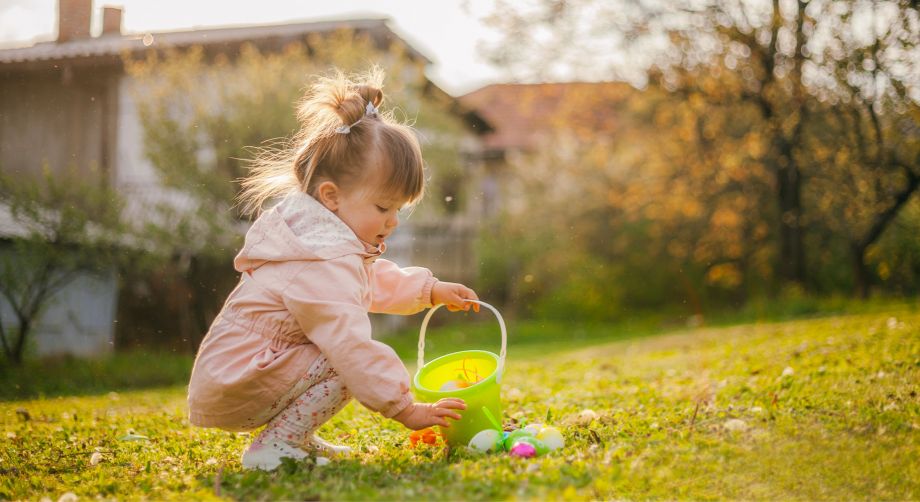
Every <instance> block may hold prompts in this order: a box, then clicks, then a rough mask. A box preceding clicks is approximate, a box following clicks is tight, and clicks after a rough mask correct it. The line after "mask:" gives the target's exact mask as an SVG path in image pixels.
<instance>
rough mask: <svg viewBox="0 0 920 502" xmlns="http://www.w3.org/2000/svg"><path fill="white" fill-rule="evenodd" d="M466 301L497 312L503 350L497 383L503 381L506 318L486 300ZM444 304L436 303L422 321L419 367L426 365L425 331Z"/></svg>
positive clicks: (494, 312) (419, 340)
mask: <svg viewBox="0 0 920 502" xmlns="http://www.w3.org/2000/svg"><path fill="white" fill-rule="evenodd" d="M465 301H468V302H470V303H477V304H479V305H482V306H483V307H485V308H487V309H489V310H491V311H492V313H493V314H495V317H497V318H498V325H499V326H500V327H501V329H502V350H501V352H499V353H498V368H496V369H495V383H501V380H502V374H503V373H504V371H505V354H506V352H507V351H506V349H507V346H508V331H507V330H506V329H505V320H504V319H502V315H501V314H500V313H499V312H498V310H497V309H496V308H495V307H493V306H491V305H489V304H488V303H486V302H480V301H478V300H465ZM443 306H444V304H443V303H439V304H437V305H435V306H434V307H431V310H429V311H428V313H427V314H425V320H423V321H422V329H421V331H420V332H419V336H418V367H419V368H421V367H422V366H424V365H425V331H426V330H427V329H428V321H429V320H431V316H432V314H434V311H435V310H438V309H439V308H441V307H443Z"/></svg>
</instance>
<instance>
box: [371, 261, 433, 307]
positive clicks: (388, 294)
mask: <svg viewBox="0 0 920 502" xmlns="http://www.w3.org/2000/svg"><path fill="white" fill-rule="evenodd" d="M436 282H438V280H437V279H435V278H434V276H432V274H431V271H430V270H428V269H427V268H423V267H406V268H399V265H397V264H395V263H393V262H391V261H389V260H384V259H382V258H378V259H377V260H376V261H375V262H374V264H373V265H371V308H370V311H371V312H374V313H379V314H404V315H409V314H415V313H417V312H420V311H422V310H423V309H426V308H428V307H430V306H431V288H432V287H434V285H435V283H436Z"/></svg>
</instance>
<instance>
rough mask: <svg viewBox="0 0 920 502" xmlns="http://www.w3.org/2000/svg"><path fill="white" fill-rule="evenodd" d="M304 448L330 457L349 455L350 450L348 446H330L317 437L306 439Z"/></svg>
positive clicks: (330, 444)
mask: <svg viewBox="0 0 920 502" xmlns="http://www.w3.org/2000/svg"><path fill="white" fill-rule="evenodd" d="M306 447H307V448H308V449H311V450H316V451H318V452H320V453H325V454H327V455H332V456H341V455H348V454H349V453H351V448H349V447H348V446H342V445H337V444H332V443H330V442H329V441H326V440H325V439H323V438H321V437H319V436H313V437H311V438H310V439H308V440H307V443H306Z"/></svg>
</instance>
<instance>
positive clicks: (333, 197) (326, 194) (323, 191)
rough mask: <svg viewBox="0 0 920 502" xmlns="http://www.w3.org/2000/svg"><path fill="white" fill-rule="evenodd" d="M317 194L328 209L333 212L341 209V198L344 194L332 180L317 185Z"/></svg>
mask: <svg viewBox="0 0 920 502" xmlns="http://www.w3.org/2000/svg"><path fill="white" fill-rule="evenodd" d="M316 195H317V198H318V199H319V201H320V203H322V205H324V206H326V209H328V210H330V211H332V212H336V211H338V210H339V199H340V197H341V196H342V192H341V190H339V187H338V186H337V185H336V184H335V183H333V182H331V181H324V182H322V183H320V184H319V186H318V187H316Z"/></svg>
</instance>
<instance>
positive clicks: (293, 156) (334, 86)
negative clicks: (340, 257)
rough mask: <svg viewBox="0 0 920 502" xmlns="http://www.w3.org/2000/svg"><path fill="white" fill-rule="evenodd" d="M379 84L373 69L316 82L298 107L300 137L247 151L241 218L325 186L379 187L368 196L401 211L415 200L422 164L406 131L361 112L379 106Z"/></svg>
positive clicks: (386, 117) (389, 118) (388, 116)
mask: <svg viewBox="0 0 920 502" xmlns="http://www.w3.org/2000/svg"><path fill="white" fill-rule="evenodd" d="M382 84H383V71H382V70H380V69H378V68H374V69H372V70H370V71H369V72H367V73H366V74H364V75H360V76H356V77H349V76H346V75H345V74H344V73H342V72H341V71H338V70H336V71H335V73H334V75H332V76H330V77H324V76H321V77H318V78H317V79H316V82H315V83H314V84H313V85H312V86H310V88H309V89H308V90H307V92H306V93H305V94H304V96H303V98H302V99H301V100H300V102H299V103H298V107H297V117H298V119H299V121H300V130H299V131H298V132H297V133H296V134H295V135H294V136H293V137H292V138H291V139H290V140H288V141H285V142H284V144H283V146H282V147H281V148H271V147H269V148H255V149H254V150H255V151H256V156H255V158H254V159H253V160H252V161H250V165H249V169H250V173H249V176H247V177H246V178H244V179H243V180H242V188H243V189H242V191H241V192H240V195H239V197H238V201H239V203H240V204H241V205H242V211H243V213H244V214H247V215H253V214H257V213H258V212H259V211H261V209H262V206H263V205H264V204H265V203H266V202H267V201H268V200H270V199H272V198H275V197H282V196H285V195H288V194H290V193H292V192H294V191H295V190H299V191H302V192H305V193H308V194H310V195H315V192H314V191H315V189H316V187H317V186H318V185H319V184H320V183H322V182H323V181H327V180H328V181H332V182H334V183H335V184H337V185H339V186H341V187H343V188H344V189H353V188H355V187H357V186H358V185H360V184H362V183H365V182H368V181H369V180H370V179H372V178H373V179H380V180H383V183H382V184H381V185H380V186H378V187H376V188H375V189H374V192H375V193H380V194H384V195H387V196H390V197H393V198H397V199H401V200H405V201H407V203H409V204H415V203H417V202H418V201H419V200H421V198H422V195H423V192H424V188H425V176H424V162H423V160H422V151H421V147H420V146H419V143H418V139H417V138H416V137H415V133H414V131H413V130H412V128H410V127H409V126H407V125H404V124H401V123H399V122H398V121H396V120H395V119H394V118H393V115H392V113H378V114H366V110H367V108H368V104H372V105H373V106H374V107H375V108H376V107H379V106H380V103H381V102H382V101H383V91H382V90H381V88H382ZM343 126H350V127H349V128H348V130H347V131H348V132H346V133H342V132H341V131H342V130H343V129H342V127H343ZM337 129H338V132H337ZM374 175H375V176H374Z"/></svg>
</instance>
